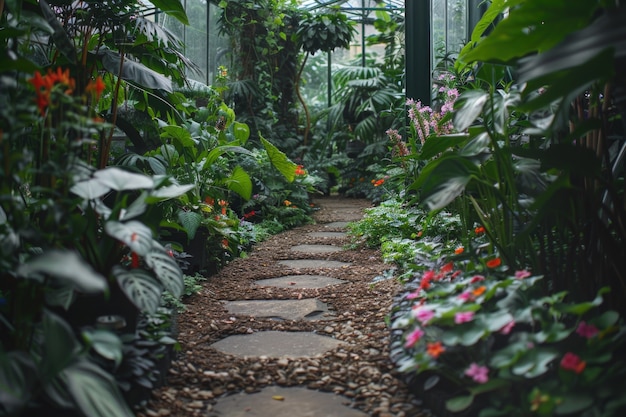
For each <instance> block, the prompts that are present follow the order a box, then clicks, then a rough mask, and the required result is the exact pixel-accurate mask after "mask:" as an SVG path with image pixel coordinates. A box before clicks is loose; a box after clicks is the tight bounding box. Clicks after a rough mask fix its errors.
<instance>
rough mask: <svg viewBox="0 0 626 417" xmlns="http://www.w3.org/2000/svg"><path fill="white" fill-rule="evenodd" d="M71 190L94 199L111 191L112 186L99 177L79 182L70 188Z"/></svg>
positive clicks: (83, 196)
mask: <svg viewBox="0 0 626 417" xmlns="http://www.w3.org/2000/svg"><path fill="white" fill-rule="evenodd" d="M70 191H71V192H73V193H74V194H76V195H77V196H79V197H82V198H84V199H86V200H94V199H96V198H100V197H102V196H103V195H105V194H106V193H108V192H109V191H111V187H109V186H108V185H106V184H104V183H102V181H100V180H99V179H97V178H90V179H88V180H86V181H80V182H77V183H76V184H74V185H73V186H72V188H70Z"/></svg>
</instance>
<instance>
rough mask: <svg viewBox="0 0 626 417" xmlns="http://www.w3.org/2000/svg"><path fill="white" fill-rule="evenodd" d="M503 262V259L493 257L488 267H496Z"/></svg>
mask: <svg viewBox="0 0 626 417" xmlns="http://www.w3.org/2000/svg"><path fill="white" fill-rule="evenodd" d="M501 263H502V260H501V259H500V258H493V259H491V260H489V261H487V267H488V268H496V267H498V266H500V264H501Z"/></svg>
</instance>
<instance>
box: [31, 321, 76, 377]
mask: <svg viewBox="0 0 626 417" xmlns="http://www.w3.org/2000/svg"><path fill="white" fill-rule="evenodd" d="M42 328H43V340H44V341H45V349H43V350H42V352H41V364H40V370H41V378H42V379H43V381H44V383H47V382H49V381H51V380H52V379H54V378H56V376H57V374H58V373H60V372H61V371H62V370H63V369H65V368H66V367H67V366H69V365H70V364H71V363H72V362H73V361H74V360H75V358H76V354H77V352H78V351H79V350H80V348H81V346H80V344H79V343H78V341H77V340H76V337H75V336H74V331H73V330H72V328H71V327H70V325H69V324H68V323H67V322H66V321H65V320H63V319H62V318H61V317H60V316H58V315H56V314H55V313H52V312H51V311H47V310H44V312H43V320H42Z"/></svg>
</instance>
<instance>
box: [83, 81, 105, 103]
mask: <svg viewBox="0 0 626 417" xmlns="http://www.w3.org/2000/svg"><path fill="white" fill-rule="evenodd" d="M104 87H105V84H104V82H102V77H100V76H98V77H97V78H96V80H95V81H93V80H90V81H89V84H87V87H85V92H87V93H95V95H96V98H100V96H101V95H102V92H103V91H104Z"/></svg>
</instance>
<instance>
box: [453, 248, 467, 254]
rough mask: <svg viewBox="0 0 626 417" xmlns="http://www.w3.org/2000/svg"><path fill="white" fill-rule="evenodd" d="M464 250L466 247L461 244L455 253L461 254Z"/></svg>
mask: <svg viewBox="0 0 626 417" xmlns="http://www.w3.org/2000/svg"><path fill="white" fill-rule="evenodd" d="M464 250H465V248H464V247H463V246H459V247H458V248H456V249H455V250H454V254H455V255H460V254H462V253H463V251H464Z"/></svg>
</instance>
